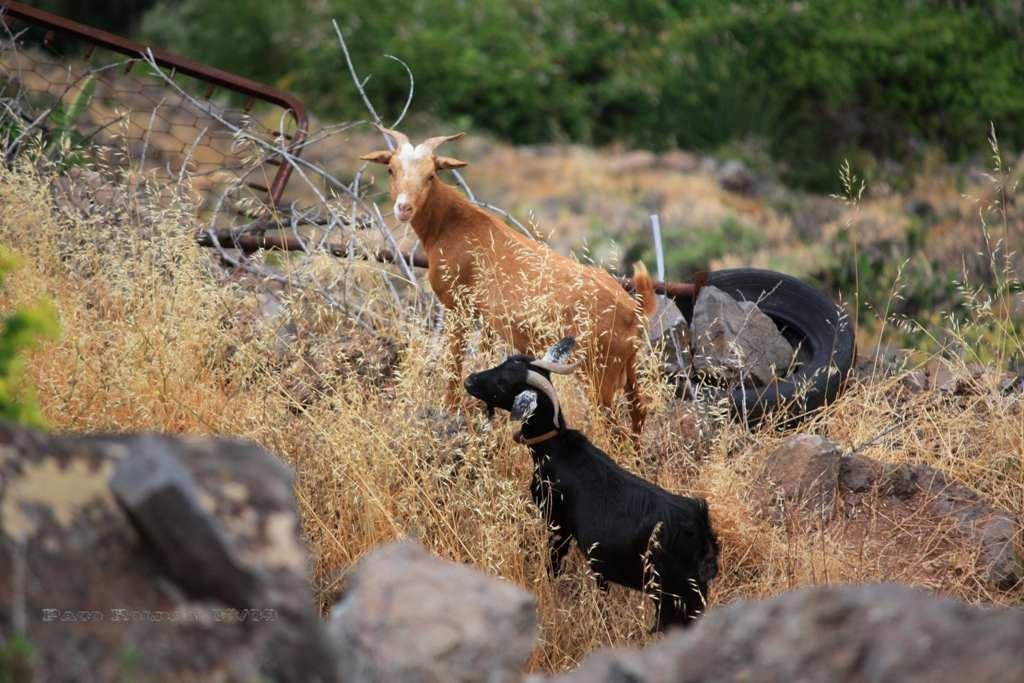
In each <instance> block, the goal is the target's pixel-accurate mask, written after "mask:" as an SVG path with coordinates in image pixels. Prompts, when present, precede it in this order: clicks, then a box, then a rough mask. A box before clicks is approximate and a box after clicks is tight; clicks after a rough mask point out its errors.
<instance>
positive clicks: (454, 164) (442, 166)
mask: <svg viewBox="0 0 1024 683" xmlns="http://www.w3.org/2000/svg"><path fill="white" fill-rule="evenodd" d="M463 166H468V164H467V163H466V162H465V161H460V160H458V159H455V158H454V157H434V168H436V169H437V170H438V171H445V170H447V169H449V168H462V167H463Z"/></svg>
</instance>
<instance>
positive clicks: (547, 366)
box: [530, 358, 580, 375]
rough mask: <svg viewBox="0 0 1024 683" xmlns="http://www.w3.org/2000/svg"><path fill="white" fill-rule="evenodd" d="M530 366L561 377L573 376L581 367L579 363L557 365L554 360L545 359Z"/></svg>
mask: <svg viewBox="0 0 1024 683" xmlns="http://www.w3.org/2000/svg"><path fill="white" fill-rule="evenodd" d="M530 365H532V366H534V367H538V368H541V369H542V370H547V371H548V372H554V373H556V374H559V375H571V374H572V373H573V371H574V370H575V369H576V368H578V367H579V366H580V364H579V361H577V362H575V363H556V362H555V361H553V360H544V359H543V358H540V359H538V360H535V361H532V362H531V363H530Z"/></svg>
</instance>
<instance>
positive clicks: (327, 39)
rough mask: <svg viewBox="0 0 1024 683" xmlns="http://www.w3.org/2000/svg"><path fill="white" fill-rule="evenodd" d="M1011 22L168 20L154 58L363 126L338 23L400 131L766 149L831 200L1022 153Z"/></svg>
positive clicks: (614, 17)
mask: <svg viewBox="0 0 1024 683" xmlns="http://www.w3.org/2000/svg"><path fill="white" fill-rule="evenodd" d="M1022 17H1024V10H1021V9H1020V7H1019V3H1013V2H1010V1H1009V0H990V1H988V2H984V3H973V4H970V5H968V4H966V3H961V2H950V1H945V0H922V1H921V2H913V3H908V2H905V1H904V0H881V1H876V0H870V1H869V0H805V1H803V2H792V3H777V2H770V1H768V0H748V1H747V2H735V1H732V0H696V1H695V2H690V3H686V4H683V3H674V2H667V1H665V0H655V1H653V2H647V3H636V2H626V1H623V0H612V1H610V2H597V1H596V0H585V1H583V2H576V1H570V0H550V1H549V2H545V3H534V2H527V1H526V0H508V1H502V2H498V1H497V0H485V1H483V2H478V3H466V2H464V1H463V0H437V1H436V2H430V3H425V2H420V1H416V0H394V1H393V2H389V3H383V4H382V3H378V2H371V1H370V0H345V1H344V2H342V0H325V1H324V2H322V3H317V4H314V5H310V4H308V3H280V2H277V1H276V0H247V1H246V2H241V1H240V0H226V1H225V2H219V3H209V2H205V1H204V0H184V2H180V3H171V2H166V1H165V2H163V3H161V4H159V5H158V6H157V7H156V8H154V9H153V10H151V11H150V12H149V13H148V14H147V16H146V19H145V21H144V26H143V30H144V33H145V35H146V36H147V37H148V38H149V39H150V40H152V41H153V43H154V44H159V45H168V46H170V47H173V48H174V49H176V50H178V51H180V52H183V53H185V54H188V55H190V56H193V57H198V58H200V59H203V60H206V61H209V62H211V63H213V64H215V65H217V66H221V67H225V68H228V69H232V70H235V71H239V72H241V73H243V74H245V75H248V76H251V77H253V78H257V79H260V80H264V81H271V82H275V83H277V84H278V85H280V86H284V87H288V88H291V89H294V90H295V91H297V92H298V93H299V94H300V95H301V96H303V97H304V98H305V99H306V100H307V101H308V102H309V103H310V104H311V105H312V107H313V109H314V110H315V111H317V112H318V113H320V114H322V115H327V116H334V117H340V118H360V117H363V116H365V112H364V111H363V110H362V105H361V102H360V101H359V98H358V97H357V96H356V94H355V92H354V89H353V87H352V85H351V83H350V81H349V78H348V75H347V73H346V72H345V68H344V63H343V61H342V58H341V53H340V50H339V49H338V43H337V39H336V37H335V35H334V32H333V28H332V27H331V24H330V19H331V18H336V19H337V20H338V22H339V24H340V25H341V27H342V29H343V30H344V31H345V33H346V36H347V38H348V41H349V44H350V47H351V49H352V52H353V57H354V59H355V60H356V62H357V64H358V65H359V66H360V68H361V70H362V71H363V73H365V74H373V78H372V79H371V80H370V82H369V83H368V86H367V87H368V89H369V91H370V93H371V95H372V96H373V98H374V100H375V101H376V102H377V103H378V104H380V105H381V109H383V110H384V111H383V112H382V114H384V115H385V118H389V117H391V118H393V117H394V116H395V115H396V114H397V112H398V111H399V110H400V108H401V106H402V105H403V104H404V101H405V94H406V88H407V78H406V74H405V72H404V70H403V69H402V68H401V67H400V66H399V65H397V64H395V63H394V62H393V61H390V60H388V59H387V58H386V57H384V55H385V54H386V53H390V54H393V55H396V56H398V57H401V58H402V59H404V60H405V61H407V62H408V63H409V65H410V66H411V67H412V69H413V70H414V72H415V74H416V82H417V88H416V104H415V108H416V110H417V111H425V112H429V113H432V114H434V115H435V116H437V117H439V118H440V119H442V120H447V121H462V120H465V119H469V120H470V121H471V122H472V124H473V125H475V126H477V127H479V128H482V129H487V130H490V131H492V132H494V133H496V134H498V135H500V136H502V137H505V138H507V139H509V140H512V141H515V142H540V141H548V140H552V139H562V138H564V139H571V140H578V141H582V142H590V143H604V142H608V141H612V140H621V141H626V142H630V143H633V144H638V145H642V146H645V147H649V148H654V149H660V148H666V147H670V146H673V145H678V146H681V147H685V148H695V149H709V150H713V149H717V148H718V147H720V146H721V145H723V144H727V143H729V142H730V141H733V140H742V139H747V138H752V137H753V138H762V139H765V140H767V141H768V143H769V146H770V151H771V153H772V154H773V155H774V156H775V157H776V158H778V159H780V160H782V161H784V162H786V166H787V168H788V169H789V170H788V175H789V177H788V178H787V179H788V180H789V181H791V182H797V183H799V184H801V185H804V186H812V187H817V188H819V189H820V188H824V187H827V188H829V189H834V169H835V168H836V166H837V165H838V162H839V160H840V159H841V158H843V157H844V156H851V155H852V153H853V152H854V151H855V150H866V151H867V152H869V153H871V154H874V155H876V156H880V157H884V158H895V159H897V160H904V161H914V158H915V155H916V154H917V153H918V150H919V148H920V145H919V143H922V142H924V143H932V144H939V145H941V146H943V147H944V149H945V151H946V153H947V154H948V155H949V156H950V157H953V158H959V157H963V156H965V155H969V154H972V153H975V152H981V151H983V147H982V144H977V145H976V144H975V141H983V140H984V139H985V134H986V132H987V129H988V124H989V122H990V121H994V122H995V124H996V127H997V128H998V129H999V130H1000V132H1001V137H1002V139H1003V141H1004V142H1006V143H1010V144H1013V145H1017V146H1019V145H1021V143H1024V90H1021V88H1020V87H1019V84H1020V83H1021V82H1022V80H1024V40H1022V38H1024V30H1022V28H1021V26H1022Z"/></svg>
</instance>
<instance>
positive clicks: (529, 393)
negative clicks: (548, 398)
mask: <svg viewBox="0 0 1024 683" xmlns="http://www.w3.org/2000/svg"><path fill="white" fill-rule="evenodd" d="M535 410H537V392H536V391H534V390H533V389H526V390H525V391H520V392H519V393H518V394H517V395H516V398H515V400H514V401H512V419H513V420H519V421H523V420H525V419H527V418H528V417H530V416H531V415H533V412H534V411H535Z"/></svg>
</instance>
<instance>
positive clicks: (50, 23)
mask: <svg viewBox="0 0 1024 683" xmlns="http://www.w3.org/2000/svg"><path fill="white" fill-rule="evenodd" d="M8 18H9V19H17V20H20V21H24V22H26V23H29V24H32V25H34V26H38V27H40V28H43V29H46V30H47V39H49V40H52V37H53V33H54V32H57V31H59V32H60V33H64V34H67V35H70V36H73V37H74V38H76V39H78V40H82V41H84V42H87V43H89V44H90V45H93V46H98V47H102V48H105V49H107V50H111V51H113V52H119V53H121V54H124V55H128V56H129V57H137V58H139V59H141V58H142V57H143V55H145V54H146V51H147V50H149V51H150V52H151V53H152V55H153V59H154V61H155V62H156V64H157V65H158V66H160V67H163V68H165V69H169V70H170V71H171V72H172V73H181V74H185V75H186V76H190V77H192V78H195V79H196V80H199V81H203V82H204V83H207V84H209V86H210V87H209V88H208V89H207V91H206V94H205V97H209V96H210V95H212V94H213V88H215V87H219V88H224V89H225V90H230V91H232V92H237V93H240V94H242V95H245V96H246V97H249V98H251V99H256V100H262V101H263V102H268V103H270V104H273V105H276V106H278V107H281V108H282V109H284V110H286V111H289V112H291V115H292V118H293V119H295V133H294V134H292V135H288V134H287V133H284V134H283V135H284V137H285V138H287V139H289V140H290V142H289V144H288V147H287V148H286V151H287V152H288V154H289V155H291V156H294V157H298V156H299V155H300V154H301V153H302V145H303V143H304V142H305V140H306V135H307V134H308V131H309V116H308V114H307V113H306V107H305V105H304V104H303V103H302V102H301V101H300V100H299V99H298V98H297V97H295V96H294V95H292V94H291V93H288V92H284V91H281V90H277V89H276V88H271V87H270V86H268V85H264V84H263V83H258V82H256V81H253V80H250V79H248V78H243V77H242V76H238V75H235V74H232V73H229V72H227V71H222V70H221V69H217V68H214V67H211V66H207V65H206V64H201V63H200V62H196V61H194V60H191V59H187V58H185V57H180V56H178V55H175V54H171V53H170V52H165V51H163V50H158V49H156V48H148V47H147V46H145V45H143V44H142V43H136V42H134V41H131V40H128V39H126V38H122V37H121V36H116V35H114V34H112V33H107V32H106V31H101V30H100V29H97V28H93V27H92V26H86V25H85V24H80V23H78V22H77V21H71V20H70V19H65V18H64V17H61V16H58V15H56V14H51V13H50V12H44V11H43V10H39V9H35V8H34V7H29V6H27V5H25V4H22V3H20V2H13V1H11V0H0V19H8ZM49 40H46V42H49ZM91 49H92V48H90V51H91ZM276 165H277V167H278V168H277V173H276V174H275V175H274V179H273V181H271V183H270V187H268V188H264V187H262V186H259V187H258V188H256V189H260V190H266V192H267V196H268V198H269V200H270V204H271V206H275V207H276V206H277V205H278V203H279V202H280V201H281V195H282V194H283V193H284V188H285V185H287V184H288V178H289V177H290V176H291V173H292V165H291V164H290V163H288V162H287V161H281V162H277V163H276Z"/></svg>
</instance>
